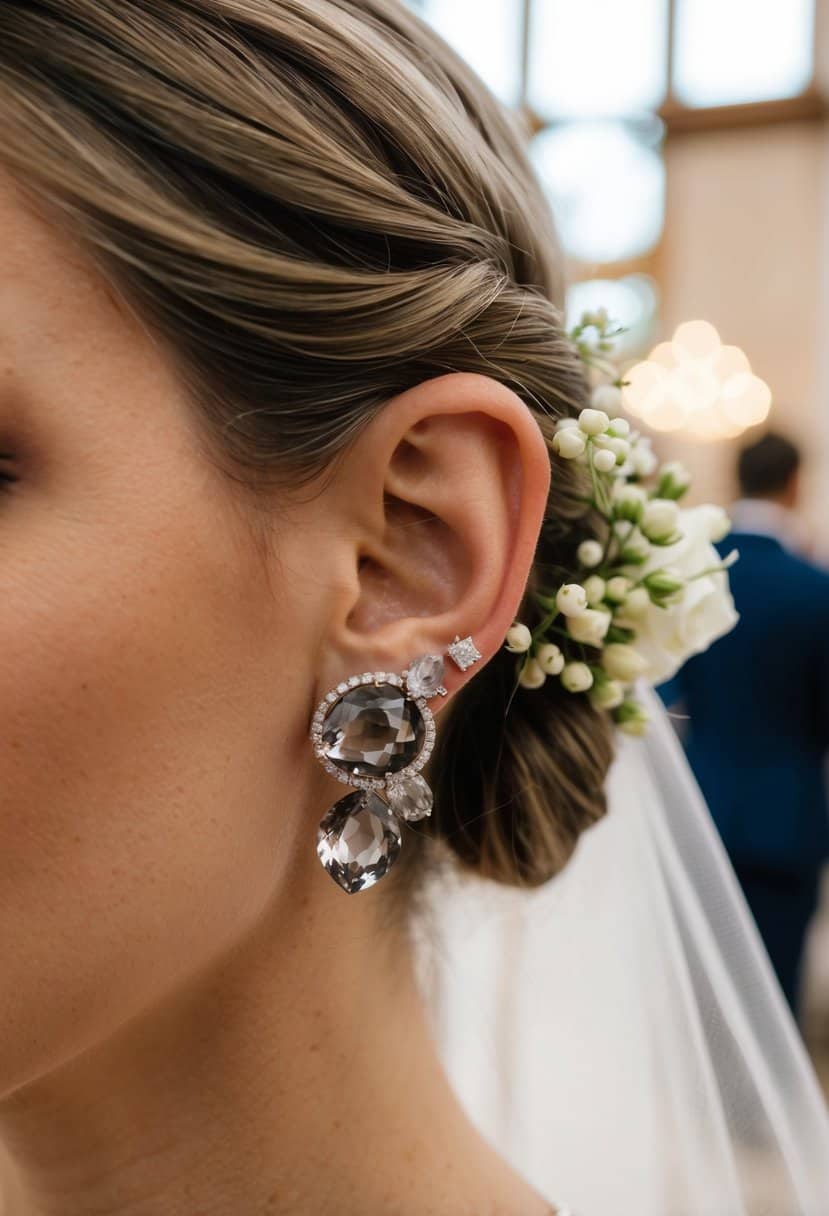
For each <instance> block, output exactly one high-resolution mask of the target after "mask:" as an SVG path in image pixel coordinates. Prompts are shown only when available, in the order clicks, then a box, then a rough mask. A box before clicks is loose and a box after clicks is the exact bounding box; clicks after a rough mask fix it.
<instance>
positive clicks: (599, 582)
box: [584, 574, 607, 604]
mask: <svg viewBox="0 0 829 1216" xmlns="http://www.w3.org/2000/svg"><path fill="white" fill-rule="evenodd" d="M606 587H607V584H606V583H605V581H604V579H603V578H601V576H600V575H598V574H591V575H590V577H589V578H586V579H585V580H584V593H585V595H586V596H587V602H588V604H600V603H601V602H602V600H603V599H604V593H605V589H606Z"/></svg>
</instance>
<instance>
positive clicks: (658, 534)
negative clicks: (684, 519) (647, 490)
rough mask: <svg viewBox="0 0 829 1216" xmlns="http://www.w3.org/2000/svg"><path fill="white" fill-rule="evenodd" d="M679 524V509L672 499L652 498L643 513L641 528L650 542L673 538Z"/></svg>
mask: <svg viewBox="0 0 829 1216" xmlns="http://www.w3.org/2000/svg"><path fill="white" fill-rule="evenodd" d="M678 522H679V507H678V506H677V505H676V503H675V502H674V501H673V499H671V498H652V499H651V500H650V502H649V503H648V504H647V506H646V507H645V510H644V511H643V513H642V520H641V522H640V524H639V527H640V528H641V529H642V531H643V532H644V534H645V536H647V537H648V539H649V540H664V539H665V538H666V537H668V536H673V534H674V532H676V526H677V523H678Z"/></svg>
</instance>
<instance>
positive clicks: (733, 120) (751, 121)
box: [518, 0, 829, 136]
mask: <svg viewBox="0 0 829 1216" xmlns="http://www.w3.org/2000/svg"><path fill="white" fill-rule="evenodd" d="M538 2H539V0H522V4H521V7H520V19H521V23H522V28H521V38H520V45H521V63H520V69H519V79H520V92H519V102H518V106H519V109H520V110H521V111H522V112H523V115H524V120H525V122H526V124H527V128H528V130H529V131H530V132H531V133H532V134H535V133H536V132H538V131H540V130H541V129H542V128H544V127H547V126H551V125H555V124H558V123H559V122H569V121H571V120H570V119H569V118H567V117H564V116H562V117H561V118H558V117H556V116H555V115H549V116H543V115H541V114H539V113H537V111H535V110H534V109H533V108H532V107H531V106H530V105H529V104H528V102H527V84H528V79H529V62H530V45H529V40H530V28H531V22H530V13H531V8H532V5H533V4H537V3H538ZM541 2H542V3H543V0H541ZM666 3H667V5H668V45H667V48H666V56H667V60H668V73H667V75H668V91H667V94H666V96H665V100H664V101H663V103H662V105H661V106H659V108H658V109H657V110H656V111H655V113H656V114H657V116H658V117H659V118H661V119H662V121H663V122H664V124H665V130H666V135H667V136H670V135H681V134H685V133H693V132H697V131H714V130H727V129H729V128H739V127H749V126H767V125H770V124H773V123H779V122H802V121H804V120H822V119H825V118H826V117H827V116H828V115H829V104H827V98H826V94H825V92H824V90H823V89H822V88H821V87H820V83H819V73H818V61H819V44H820V39H821V34H822V32H823V24H824V19H822V17H821V8H822V5H821V3H820V0H817V2H816V3H815V15H814V21H815V37H814V39H813V52H812V76H811V79H810V81H809V83H808V84H807V86H806V88H805V89H803V90H802V92H800V93H797V94H795V95H794V96H792V97H784V98H779V99H776V100H772V101H749V102H743V103H740V104H729V105H721V106H699V107H697V106H689V105H686V104H685V103H684V102H681V101H680V100H679V99H678V98H677V97H676V96H675V94H674V62H675V55H674V47H675V41H676V3H677V0H666ZM826 22H827V25H829V19H826Z"/></svg>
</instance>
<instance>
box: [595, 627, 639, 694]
mask: <svg viewBox="0 0 829 1216" xmlns="http://www.w3.org/2000/svg"><path fill="white" fill-rule="evenodd" d="M638 642H639V639H638V638H637V645H638ZM602 667H603V668H604V669H605V671H606V672H607V674H608V675H609V676H610V677H611V679H613V680H621V682H622V683H623V684H630V683H631V681H632V680H635V679H637V678H638V677H639V676H641V675H643V674H644V673H645V671H647V667H648V663H647V659H645V658H644V656H643V655H641V654H640V653H639V651H638V650H634V649H633V647H632V646H628V645H627V644H626V643H624V642H611V643H610V645H609V646H605V648H604V651H603V652H602Z"/></svg>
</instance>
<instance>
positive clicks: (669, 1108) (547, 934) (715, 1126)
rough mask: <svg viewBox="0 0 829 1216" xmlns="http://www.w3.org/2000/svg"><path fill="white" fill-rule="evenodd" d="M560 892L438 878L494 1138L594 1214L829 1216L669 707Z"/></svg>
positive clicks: (436, 960) (821, 1113)
mask: <svg viewBox="0 0 829 1216" xmlns="http://www.w3.org/2000/svg"><path fill="white" fill-rule="evenodd" d="M643 696H644V697H645V699H646V700H647V703H648V708H649V710H650V712H651V714H652V722H651V726H650V730H649V734H648V736H647V738H646V739H644V740H638V739H623V740H622V742H621V745H620V751H619V755H618V757H617V759H616V761H615V763H614V766H613V769H612V770H611V774H610V778H609V792H610V811H609V814H608V816H607V818H606V819H604V820H603V821H602V822H601V823H600V824H598V825H596V826H595V827H593V828H591V829H590V830H589V831H588V832H586V833H585V835H584V836H583V837H582V839H581V841H580V843H579V846H578V849H577V851H576V855H575V856H574V858H573V860H572V861H571V863H570V864H569V866H568V867H567V868H566V869H565V871H564V872H563V873H562V874H561V875H559V876H558V877H557V878H556V879H554V880H553V881H552V882H550V883H548V884H547V885H546V886H545V887H543V888H541V889H539V890H536V891H532V892H523V891H514V890H511V889H507V888H501V887H499V886H496V885H494V884H491V883H487V882H482V881H480V880H477V879H471V880H470V879H461V878H460V877H457V876H455V877H454V878H452V879H451V881H449V880H448V879H447V875H446V874H445V873H444V874H439V875H436V876H435V880H434V886H433V888H430V890H429V893H428V913H427V915H426V916H424V917H423V918H422V919H421V920H420V921H419V922H418V932H417V945H418V957H419V963H420V967H421V981H422V984H423V988H424V992H425V994H426V997H427V1000H428V1003H429V1007H430V1010H431V1014H432V1017H433V1024H434V1030H435V1034H436V1038H437V1041H438V1044H439V1047H440V1050H441V1054H442V1056H443V1059H444V1061H445V1064H446V1067H447V1070H448V1072H449V1076H450V1078H451V1080H452V1082H453V1084H454V1086H455V1089H456V1091H457V1092H458V1094H459V1096H460V1098H461V1100H462V1102H463V1103H464V1105H465V1106H466V1107H467V1109H468V1111H469V1113H470V1115H471V1116H472V1118H473V1120H474V1121H475V1122H476V1123H477V1124H478V1126H479V1127H480V1128H481V1130H482V1131H483V1132H484V1133H485V1134H486V1135H487V1136H488V1137H489V1138H490V1140H491V1141H492V1142H493V1143H494V1144H495V1145H496V1146H497V1147H498V1148H500V1150H501V1151H502V1152H503V1153H504V1154H505V1156H506V1157H507V1158H508V1159H509V1160H510V1161H511V1162H512V1163H513V1165H514V1166H515V1167H516V1168H517V1169H518V1170H519V1171H520V1172H521V1173H522V1174H523V1175H524V1176H525V1177H526V1178H528V1179H529V1180H530V1181H531V1182H532V1183H534V1184H535V1186H536V1187H537V1188H538V1189H539V1190H540V1191H541V1192H542V1193H543V1194H544V1195H546V1196H548V1197H549V1198H550V1200H551V1201H552V1202H555V1201H556V1200H558V1201H560V1202H566V1203H568V1204H569V1205H570V1206H571V1207H572V1209H573V1211H574V1213H575V1216H606V1214H609V1213H614V1214H618V1216H827V1213H829V1119H828V1118H827V1113H826V1108H825V1105H824V1102H823V1099H822V1096H821V1094H820V1091H819V1088H818V1085H817V1081H816V1079H815V1076H814V1073H813V1071H812V1068H811V1065H810V1063H809V1061H808V1058H807V1056H806V1054H805V1050H804V1048H803V1046H802V1044H801V1041H800V1039H799V1036H798V1034H797V1031H796V1029H795V1026H794V1023H793V1021H792V1019H791V1016H790V1014H789V1011H788V1007H787V1006H786V1005H785V1002H784V1000H783V997H782V995H781V993H780V991H779V988H778V986H777V981H776V979H775V978H774V976H773V973H772V971H771V967H770V964H769V962H768V959H767V957H766V954H765V951H764V949H763V946H762V944H761V942H760V939H759V937H758V935H757V932H756V930H755V928H754V924H753V921H752V920H751V918H750V915H749V913H748V911H747V908H746V905H745V903H744V901H743V897H742V893H741V891H740V889H739V886H738V884H737V881H736V879H735V877H734V874H733V872H732V870H731V868H730V865H729V863H728V860H727V858H726V856H725V853H724V852H723V849H722V846H721V844H720V841H719V837H718V836H717V834H716V831H715V829H714V827H713V825H712V823H711V820H710V816H709V814H708V810H707V808H706V806H705V804H704V802H703V801H702V798H701V795H700V792H699V789H698V787H697V785H696V783H695V781H694V779H693V777H692V775H691V773H690V770H689V769H688V766H687V762H686V760H685V756H684V753H683V751H682V748H681V746H680V745H679V743H678V741H677V740H676V738H675V735H674V733H673V730H672V728H671V725H670V723H669V721H668V720H667V717H666V715H665V714H664V711H663V710H662V708H661V704H660V702H659V701H658V698H657V697H656V695H655V694H653V693H650V692H649V691H647V690H646V691H645V692H644V693H643Z"/></svg>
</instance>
